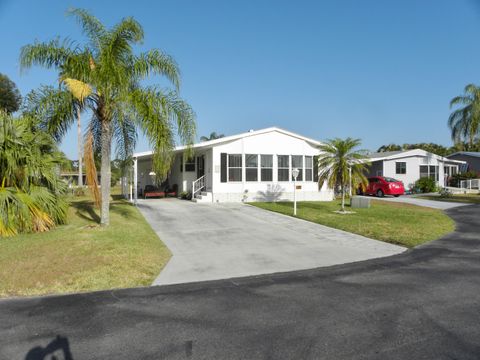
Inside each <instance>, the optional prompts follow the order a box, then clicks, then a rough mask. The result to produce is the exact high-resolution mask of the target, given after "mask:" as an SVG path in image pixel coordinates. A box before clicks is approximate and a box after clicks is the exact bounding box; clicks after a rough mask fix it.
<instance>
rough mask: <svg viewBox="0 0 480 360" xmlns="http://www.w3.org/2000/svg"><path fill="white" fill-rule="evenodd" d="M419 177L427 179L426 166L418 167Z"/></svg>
mask: <svg viewBox="0 0 480 360" xmlns="http://www.w3.org/2000/svg"><path fill="white" fill-rule="evenodd" d="M420 177H421V178H424V177H428V166H427V165H420Z"/></svg>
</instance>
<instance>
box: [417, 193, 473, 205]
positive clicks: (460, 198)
mask: <svg viewBox="0 0 480 360" xmlns="http://www.w3.org/2000/svg"><path fill="white" fill-rule="evenodd" d="M416 197H418V198H420V199H427V200H435V201H448V202H461V203H469V204H480V194H455V195H452V196H450V197H440V196H437V195H420V196H416Z"/></svg>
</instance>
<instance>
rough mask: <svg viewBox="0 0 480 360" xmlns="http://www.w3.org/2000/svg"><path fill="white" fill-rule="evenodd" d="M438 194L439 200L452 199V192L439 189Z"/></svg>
mask: <svg viewBox="0 0 480 360" xmlns="http://www.w3.org/2000/svg"><path fill="white" fill-rule="evenodd" d="M438 193H439V194H440V197H441V198H451V197H452V195H453V194H452V192H451V191H450V190H448V189H446V188H441V189H440V190H439V191H438Z"/></svg>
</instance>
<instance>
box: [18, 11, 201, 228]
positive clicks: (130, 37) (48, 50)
mask: <svg viewBox="0 0 480 360" xmlns="http://www.w3.org/2000/svg"><path fill="white" fill-rule="evenodd" d="M69 14H71V15H73V16H74V17H76V18H77V20H78V22H79V23H80V25H81V27H82V30H83V33H84V34H85V35H86V36H87V38H88V40H89V41H88V44H87V45H85V46H84V47H83V48H80V47H79V46H78V45H75V44H72V43H71V42H68V41H63V42H60V41H58V40H54V41H51V42H46V43H34V44H31V45H27V46H25V47H23V48H22V52H21V57H20V59H21V66H22V68H28V67H31V66H33V65H40V66H44V67H46V68H54V69H57V70H58V71H60V72H61V73H62V74H61V75H63V76H64V77H68V78H69V79H72V82H73V84H72V87H73V88H83V89H87V88H88V89H90V91H89V92H88V91H87V93H88V96H85V98H84V103H85V106H86V108H88V109H90V110H91V112H92V118H91V121H90V123H89V130H90V131H91V133H92V134H93V135H94V139H95V146H96V147H97V148H99V149H100V154H101V185H102V186H101V224H102V225H108V223H109V204H110V178H111V163H110V159H111V148H112V139H113V138H115V140H116V145H117V149H119V150H120V152H121V155H122V156H121V158H127V157H128V156H130V155H131V153H132V151H133V148H134V146H135V141H136V129H140V130H141V131H142V132H143V133H144V134H145V135H146V137H147V138H148V139H149V140H150V143H151V145H152V146H153V150H154V155H153V168H154V171H155V173H156V174H157V177H160V178H164V177H166V175H167V173H168V171H169V169H170V167H171V164H172V161H173V149H174V147H175V139H174V138H175V135H174V134H175V132H176V133H177V134H178V138H179V139H180V141H181V142H182V143H183V144H187V145H190V144H192V143H193V141H194V139H195V129H196V125H195V116H194V113H193V111H192V109H191V107H190V106H189V105H188V104H187V103H186V102H185V101H184V100H182V99H181V98H180V97H179V96H178V90H179V87H180V75H179V69H178V66H177V64H176V63H175V61H174V60H173V58H172V57H170V56H169V55H167V54H165V53H163V52H161V51H160V50H156V49H154V50H150V51H147V52H144V53H140V54H138V55H137V54H135V53H134V51H133V48H132V47H133V45H135V44H138V43H141V42H142V41H143V38H144V34H143V29H142V26H141V25H140V24H139V23H138V22H137V21H136V20H134V19H133V18H130V17H129V18H124V19H122V20H121V21H120V22H119V23H118V24H116V25H115V26H113V27H112V28H110V29H107V28H106V27H105V26H104V25H103V24H102V23H101V22H100V21H99V20H98V19H97V18H96V17H94V16H93V15H91V14H90V13H88V12H87V11H85V10H82V9H73V10H70V11H69ZM150 75H160V76H164V77H165V78H166V79H168V80H169V81H170V83H171V84H172V85H173V86H174V90H170V89H166V90H165V89H160V88H158V87H156V86H148V87H146V86H142V84H141V81H142V80H143V79H145V78H146V77H148V76H150ZM57 108H58V109H59V113H58V114H57V115H56V116H58V118H59V119H62V118H63V117H64V115H67V114H63V113H62V111H61V109H62V106H57ZM66 122H68V120H66ZM57 126H59V127H62V126H65V123H64V122H62V121H60V122H59V123H58V125H57Z"/></svg>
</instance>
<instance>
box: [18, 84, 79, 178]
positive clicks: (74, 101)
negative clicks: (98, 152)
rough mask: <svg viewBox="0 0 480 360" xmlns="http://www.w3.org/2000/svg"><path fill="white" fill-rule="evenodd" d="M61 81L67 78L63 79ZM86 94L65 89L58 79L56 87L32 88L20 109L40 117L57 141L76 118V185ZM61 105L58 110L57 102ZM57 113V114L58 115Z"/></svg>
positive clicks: (43, 125)
mask: <svg viewBox="0 0 480 360" xmlns="http://www.w3.org/2000/svg"><path fill="white" fill-rule="evenodd" d="M63 81H65V84H67V83H70V81H71V79H66V80H63ZM85 96H86V94H83V93H80V94H76V93H74V92H72V91H70V90H68V89H65V87H64V86H62V82H61V83H60V87H59V88H58V89H56V88H54V87H52V86H41V87H40V88H39V89H36V90H32V91H31V92H30V93H29V94H27V96H26V101H25V105H24V113H27V114H30V116H33V117H35V118H37V119H39V120H40V124H39V125H40V126H41V127H42V129H43V130H44V131H47V132H48V133H50V134H51V135H52V136H54V137H55V139H57V141H60V140H61V139H62V138H63V136H64V135H65V134H66V132H67V130H68V128H69V127H70V126H71V125H72V124H73V123H74V122H76V125H77V150H78V186H80V187H82V186H83V135H82V121H81V113H82V111H83V109H84V103H83V100H84V97H85ZM58 105H61V106H62V109H61V111H58V109H57V106H58ZM59 115H61V117H60V118H59Z"/></svg>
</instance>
